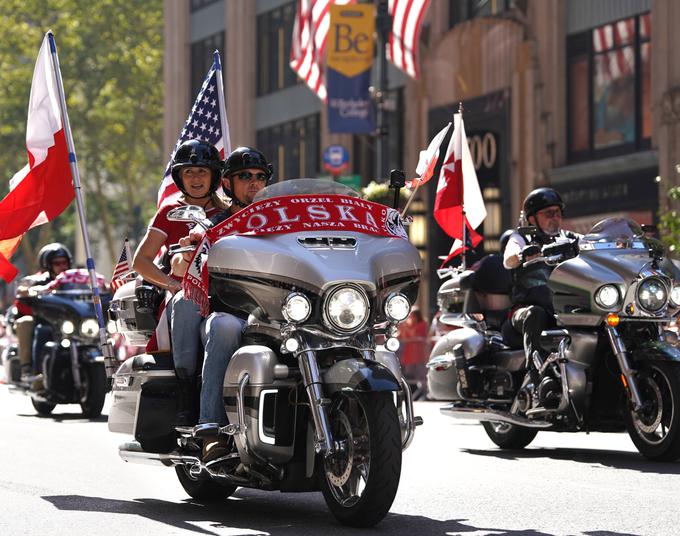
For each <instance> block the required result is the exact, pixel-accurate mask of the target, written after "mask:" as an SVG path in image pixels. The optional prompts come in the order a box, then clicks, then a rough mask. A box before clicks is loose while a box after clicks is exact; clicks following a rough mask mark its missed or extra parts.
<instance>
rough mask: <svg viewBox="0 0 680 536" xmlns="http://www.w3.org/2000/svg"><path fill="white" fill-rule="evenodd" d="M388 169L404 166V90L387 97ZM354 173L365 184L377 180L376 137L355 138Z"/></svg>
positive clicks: (365, 135)
mask: <svg viewBox="0 0 680 536" xmlns="http://www.w3.org/2000/svg"><path fill="white" fill-rule="evenodd" d="M387 99H388V107H389V109H388V110H387V111H386V114H387V118H386V122H387V169H388V170H390V169H395V168H396V169H403V166H404V158H403V153H404V130H405V129H404V89H403V88H399V89H397V90H393V91H390V92H389V93H388V96H387ZM353 161H354V173H356V174H357V175H361V177H362V178H363V181H364V184H366V183H368V182H370V181H371V180H373V179H375V173H376V169H375V166H376V136H375V135H374V134H361V135H356V136H354V138H353Z"/></svg>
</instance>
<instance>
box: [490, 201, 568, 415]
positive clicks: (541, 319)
mask: <svg viewBox="0 0 680 536" xmlns="http://www.w3.org/2000/svg"><path fill="white" fill-rule="evenodd" d="M564 206H565V205H564V202H563V201H562V198H561V197H560V194H559V193H557V191H555V190H554V189H552V188H538V189H536V190H534V191H532V192H531V193H530V194H529V195H527V197H526V199H525V200H524V205H523V212H524V217H525V218H526V220H527V222H528V223H529V224H530V225H532V226H534V227H535V228H536V232H535V233H533V234H532V235H531V236H523V235H521V234H519V233H518V232H513V233H512V234H511V235H510V237H509V239H508V241H507V245H506V246H505V250H504V251H503V265H504V266H505V268H507V269H508V270H512V296H511V297H512V303H513V314H512V319H511V322H512V326H513V328H515V329H516V330H517V331H518V332H520V333H522V336H523V342H524V352H525V355H526V367H527V372H528V375H527V376H528V378H527V379H526V380H525V384H526V382H527V381H528V382H529V383H530V389H531V390H532V391H533V396H532V408H531V409H538V407H539V402H538V396H537V389H536V388H537V387H538V381H539V377H538V369H539V367H540V366H541V364H542V362H543V360H544V358H545V357H546V355H547V352H546V351H545V350H543V348H541V344H540V336H541V332H542V331H543V330H546V329H549V328H550V327H552V326H553V325H554V323H555V320H554V312H555V311H554V308H553V303H552V291H551V290H550V287H548V277H549V276H550V273H551V272H552V267H551V266H549V265H547V264H546V263H544V262H533V263H532V262H530V261H532V260H534V259H536V258H537V257H539V256H540V254H541V247H542V246H544V245H546V244H550V243H552V242H555V241H556V240H557V239H558V238H560V237H562V238H564V237H567V236H570V237H573V236H575V235H571V233H570V234H569V235H567V234H566V233H565V232H564V231H563V230H562V212H563V210H564ZM527 386H528V385H527Z"/></svg>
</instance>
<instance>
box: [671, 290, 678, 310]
mask: <svg viewBox="0 0 680 536" xmlns="http://www.w3.org/2000/svg"><path fill="white" fill-rule="evenodd" d="M671 304H672V305H673V307H680V285H674V286H673V288H672V289H671Z"/></svg>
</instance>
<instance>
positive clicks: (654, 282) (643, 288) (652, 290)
mask: <svg viewBox="0 0 680 536" xmlns="http://www.w3.org/2000/svg"><path fill="white" fill-rule="evenodd" d="M637 298H638V302H639V303H640V306H641V307H642V308H643V309H645V310H647V311H649V312H650V313H656V312H658V311H660V310H661V309H663V308H664V307H665V306H666V303H668V290H666V285H664V284H663V282H661V280H659V279H657V278H656V277H650V278H648V279H645V280H644V281H642V282H641V283H640V284H639V285H638V288H637Z"/></svg>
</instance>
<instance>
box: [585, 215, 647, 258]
mask: <svg viewBox="0 0 680 536" xmlns="http://www.w3.org/2000/svg"><path fill="white" fill-rule="evenodd" d="M646 241H647V240H646V237H645V234H644V231H643V230H642V227H640V225H639V224H638V223H637V222H635V221H633V220H630V219H628V218H607V219H604V220H602V221H599V222H598V223H596V224H595V225H594V226H593V228H592V229H591V230H590V232H589V233H588V234H587V235H585V236H584V237H582V238H581V240H579V249H581V250H582V251H583V250H596V249H644V250H646V249H648V247H649V246H648V245H647V243H646Z"/></svg>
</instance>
